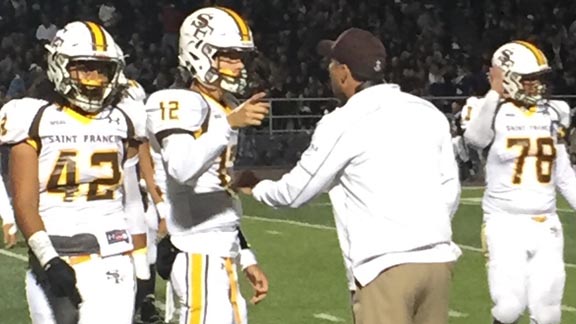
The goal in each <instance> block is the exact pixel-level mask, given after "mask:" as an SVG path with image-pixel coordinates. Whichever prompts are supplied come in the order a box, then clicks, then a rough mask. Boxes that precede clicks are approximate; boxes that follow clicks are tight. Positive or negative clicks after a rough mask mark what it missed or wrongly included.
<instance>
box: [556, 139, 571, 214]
mask: <svg viewBox="0 0 576 324" xmlns="http://www.w3.org/2000/svg"><path fill="white" fill-rule="evenodd" d="M555 162H556V163H554V169H555V170H554V172H555V177H556V188H557V189H558V191H560V193H561V194H562V196H563V197H564V198H565V199H566V201H567V202H568V204H569V205H570V207H572V209H574V210H576V173H575V172H574V170H573V169H572V167H571V166H570V159H569V157H568V151H567V150H566V146H565V145H563V144H559V145H556V161H555Z"/></svg>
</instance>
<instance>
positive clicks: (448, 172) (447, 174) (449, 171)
mask: <svg viewBox="0 0 576 324" xmlns="http://www.w3.org/2000/svg"><path fill="white" fill-rule="evenodd" d="M441 150H442V152H441V159H442V160H441V161H440V170H441V174H442V191H443V192H442V196H443V197H444V199H445V202H446V207H447V208H448V211H449V213H450V217H454V214H455V213H456V210H457V209H458V206H459V202H460V191H461V188H460V178H459V171H458V164H457V163H456V159H455V156H454V149H453V146H452V140H451V137H450V133H448V132H446V136H445V139H444V142H443V144H442V148H441Z"/></svg>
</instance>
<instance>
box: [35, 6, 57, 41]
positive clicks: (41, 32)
mask: <svg viewBox="0 0 576 324" xmlns="http://www.w3.org/2000/svg"><path fill="white" fill-rule="evenodd" d="M40 19H41V20H42V24H40V26H38V28H37V29H36V39H37V40H39V41H41V42H46V43H50V42H51V41H52V39H53V38H54V36H56V32H57V31H58V27H56V25H54V24H53V23H52V22H51V21H50V18H48V16H47V15H46V14H45V13H43V14H42V15H41V16H40Z"/></svg>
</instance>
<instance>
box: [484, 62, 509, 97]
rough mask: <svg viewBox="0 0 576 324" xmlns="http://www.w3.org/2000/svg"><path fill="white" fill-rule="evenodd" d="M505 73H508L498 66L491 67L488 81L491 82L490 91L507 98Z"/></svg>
mask: <svg viewBox="0 0 576 324" xmlns="http://www.w3.org/2000/svg"><path fill="white" fill-rule="evenodd" d="M504 73H506V72H504V71H503V70H502V69H501V68H499V67H497V66H493V67H491V68H490V72H489V73H488V79H489V80H490V90H494V91H496V92H497V93H498V94H499V95H500V97H504V96H505V91H504Z"/></svg>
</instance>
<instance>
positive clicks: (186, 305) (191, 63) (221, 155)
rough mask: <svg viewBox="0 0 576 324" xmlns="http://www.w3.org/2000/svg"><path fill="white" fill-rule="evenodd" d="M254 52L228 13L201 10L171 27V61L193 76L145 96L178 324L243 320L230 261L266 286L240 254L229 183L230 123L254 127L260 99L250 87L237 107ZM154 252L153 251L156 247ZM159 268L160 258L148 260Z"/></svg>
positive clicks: (261, 112) (233, 137)
mask: <svg viewBox="0 0 576 324" xmlns="http://www.w3.org/2000/svg"><path fill="white" fill-rule="evenodd" d="M253 50H254V42H253V39H252V33H251V31H250V28H249V27H248V26H247V25H246V22H245V21H244V20H243V19H242V18H241V17H240V16H239V15H238V14H237V13H236V12H234V11H232V10H230V9H227V8H221V7H208V8H203V9H200V10H197V11H195V12H194V13H192V14H191V15H189V16H188V17H187V18H186V19H185V20H184V22H183V23H182V26H181V28H180V54H179V61H180V65H181V66H183V67H185V68H186V69H187V70H188V71H189V72H190V73H191V75H192V76H193V78H194V80H193V82H192V85H191V86H190V88H189V89H170V90H161V91H158V92H156V93H154V94H152V95H151V96H150V97H149V98H148V100H147V103H146V107H147V112H148V132H149V134H152V135H151V136H150V145H151V147H152V149H153V150H154V151H155V152H160V154H161V157H162V164H163V166H164V168H165V170H166V171H165V172H166V192H165V194H166V199H167V203H168V206H170V207H169V209H170V212H168V213H167V216H166V223H167V227H168V232H169V234H170V243H171V244H172V245H173V246H174V249H176V250H179V251H180V252H179V253H178V254H177V255H176V256H175V259H174V261H173V266H172V268H171V272H170V281H171V283H172V286H173V287H174V291H175V293H176V295H177V297H178V299H179V301H180V305H181V307H180V310H179V311H180V322H181V323H189V322H192V323H207V324H209V323H218V324H225V323H236V324H240V323H246V322H247V317H246V305H245V301H244V299H243V297H242V296H241V294H240V291H239V286H238V281H237V274H236V269H235V258H236V257H238V256H239V257H240V260H239V263H240V266H241V268H242V269H243V270H244V272H245V274H246V276H247V277H248V280H249V281H250V282H251V283H252V285H253V287H254V289H255V296H254V297H253V298H252V302H253V303H258V302H260V301H261V300H262V299H263V298H264V297H265V296H266V293H267V291H268V282H267V279H266V276H265V274H264V273H263V272H262V270H261V269H260V268H259V267H258V266H257V265H256V264H255V260H254V258H253V255H249V256H248V255H245V254H239V250H241V247H242V246H243V245H245V244H246V243H245V241H244V240H242V237H239V221H240V216H241V215H242V210H241V206H240V201H239V199H238V198H237V196H236V192H235V191H234V186H233V184H232V182H231V176H230V173H229V172H230V170H231V168H232V166H233V161H234V157H235V147H236V144H237V136H238V133H237V129H239V128H243V127H248V126H253V125H260V124H261V121H262V119H263V118H264V117H265V116H266V114H267V113H268V109H269V104H268V103H266V102H263V101H262V99H263V96H264V95H263V94H257V95H255V96H253V97H251V98H250V99H249V100H247V101H245V102H244V103H242V104H240V105H238V103H237V100H236V99H235V97H234V95H235V94H241V93H242V92H243V90H244V89H245V87H246V84H247V80H246V71H245V69H244V63H243V58H244V56H245V54H246V53H248V52H250V51H253ZM158 253H159V255H160V248H159V252H158ZM157 266H158V268H159V270H160V264H157Z"/></svg>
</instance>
